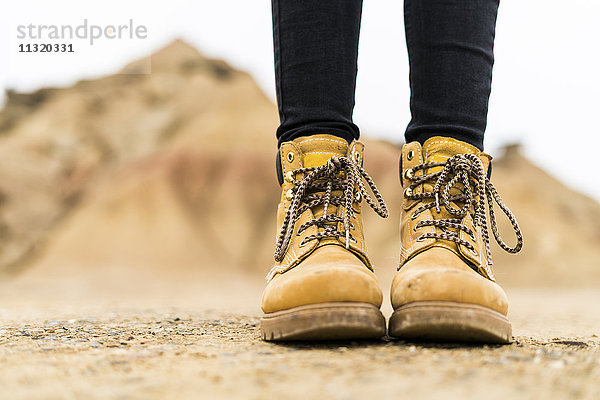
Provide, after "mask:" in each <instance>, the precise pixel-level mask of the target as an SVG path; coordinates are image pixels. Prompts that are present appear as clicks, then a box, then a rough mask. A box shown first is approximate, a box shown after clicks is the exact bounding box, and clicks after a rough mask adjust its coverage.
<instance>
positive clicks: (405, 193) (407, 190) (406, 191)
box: [404, 187, 412, 197]
mask: <svg viewBox="0 0 600 400" xmlns="http://www.w3.org/2000/svg"><path fill="white" fill-rule="evenodd" d="M410 196H412V189H411V188H409V187H408V188H406V189H404V197H410Z"/></svg>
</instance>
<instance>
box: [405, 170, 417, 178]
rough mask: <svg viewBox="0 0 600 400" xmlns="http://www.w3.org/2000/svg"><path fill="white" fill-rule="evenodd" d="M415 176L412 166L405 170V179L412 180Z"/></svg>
mask: <svg viewBox="0 0 600 400" xmlns="http://www.w3.org/2000/svg"><path fill="white" fill-rule="evenodd" d="M414 177H415V175H414V171H413V169H412V168H408V169H405V170H404V179H409V180H412V179H413V178H414Z"/></svg>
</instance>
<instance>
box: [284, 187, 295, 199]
mask: <svg viewBox="0 0 600 400" xmlns="http://www.w3.org/2000/svg"><path fill="white" fill-rule="evenodd" d="M293 198H294V191H293V190H292V189H290V190H288V191H287V192H285V199H286V200H287V201H291V200H292V199H293Z"/></svg>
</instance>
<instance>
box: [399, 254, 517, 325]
mask: <svg viewBox="0 0 600 400" xmlns="http://www.w3.org/2000/svg"><path fill="white" fill-rule="evenodd" d="M429 251H431V250H429ZM453 258H456V260H457V262H454V260H453ZM390 294H391V301H392V306H393V308H394V309H397V308H398V307H400V306H402V305H405V304H409V303H413V302H418V301H450V302H458V303H468V304H477V305H481V306H483V307H487V308H490V309H492V310H495V311H497V312H499V313H501V314H503V315H506V314H507V313H508V298H507V296H506V293H505V292H504V290H503V289H502V288H501V287H500V286H499V285H498V284H497V283H495V282H492V281H490V280H488V279H486V278H484V277H483V276H481V275H479V274H478V273H477V272H475V271H474V270H472V269H471V268H470V267H468V266H467V265H466V264H464V262H462V261H461V260H460V259H458V257H457V256H455V255H453V254H449V255H448V256H446V259H442V260H437V262H432V260H426V259H423V260H420V259H419V256H417V257H415V258H414V259H413V260H411V261H409V262H408V263H407V264H406V265H404V266H403V267H402V268H401V269H400V270H399V271H398V272H397V273H396V275H395V276H394V280H393V282H392V289H391V293H390Z"/></svg>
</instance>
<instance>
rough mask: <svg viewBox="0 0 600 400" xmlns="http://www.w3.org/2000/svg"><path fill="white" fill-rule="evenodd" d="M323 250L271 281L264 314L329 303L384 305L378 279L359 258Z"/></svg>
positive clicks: (264, 303)
mask: <svg viewBox="0 0 600 400" xmlns="http://www.w3.org/2000/svg"><path fill="white" fill-rule="evenodd" d="M319 250H321V249H318V250H317V251H316V252H315V254H314V255H311V256H310V257H309V258H308V259H306V260H304V261H303V262H302V263H301V264H300V265H298V266H297V267H295V268H293V269H291V270H289V271H287V272H285V273H283V274H281V275H277V276H275V277H274V278H273V279H272V280H271V281H270V282H269V284H268V285H267V287H266V288H265V290H264V292H263V296H262V305H261V308H262V310H263V312H265V313H271V312H276V311H281V310H287V309H290V308H294V307H299V306H304V305H309V304H319V303H327V302H362V303H369V304H373V305H375V306H377V307H380V306H381V303H382V300H383V295H382V293H381V289H380V288H379V285H378V283H377V278H376V277H375V275H374V274H373V273H372V272H371V271H370V270H369V269H367V267H366V266H365V265H364V264H363V263H362V262H361V261H360V260H358V258H356V257H355V256H354V255H352V254H349V253H348V252H347V251H345V250H343V252H342V251H340V250H338V249H323V250H328V251H326V252H319ZM348 255H349V256H348ZM323 256H324V257H323Z"/></svg>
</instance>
